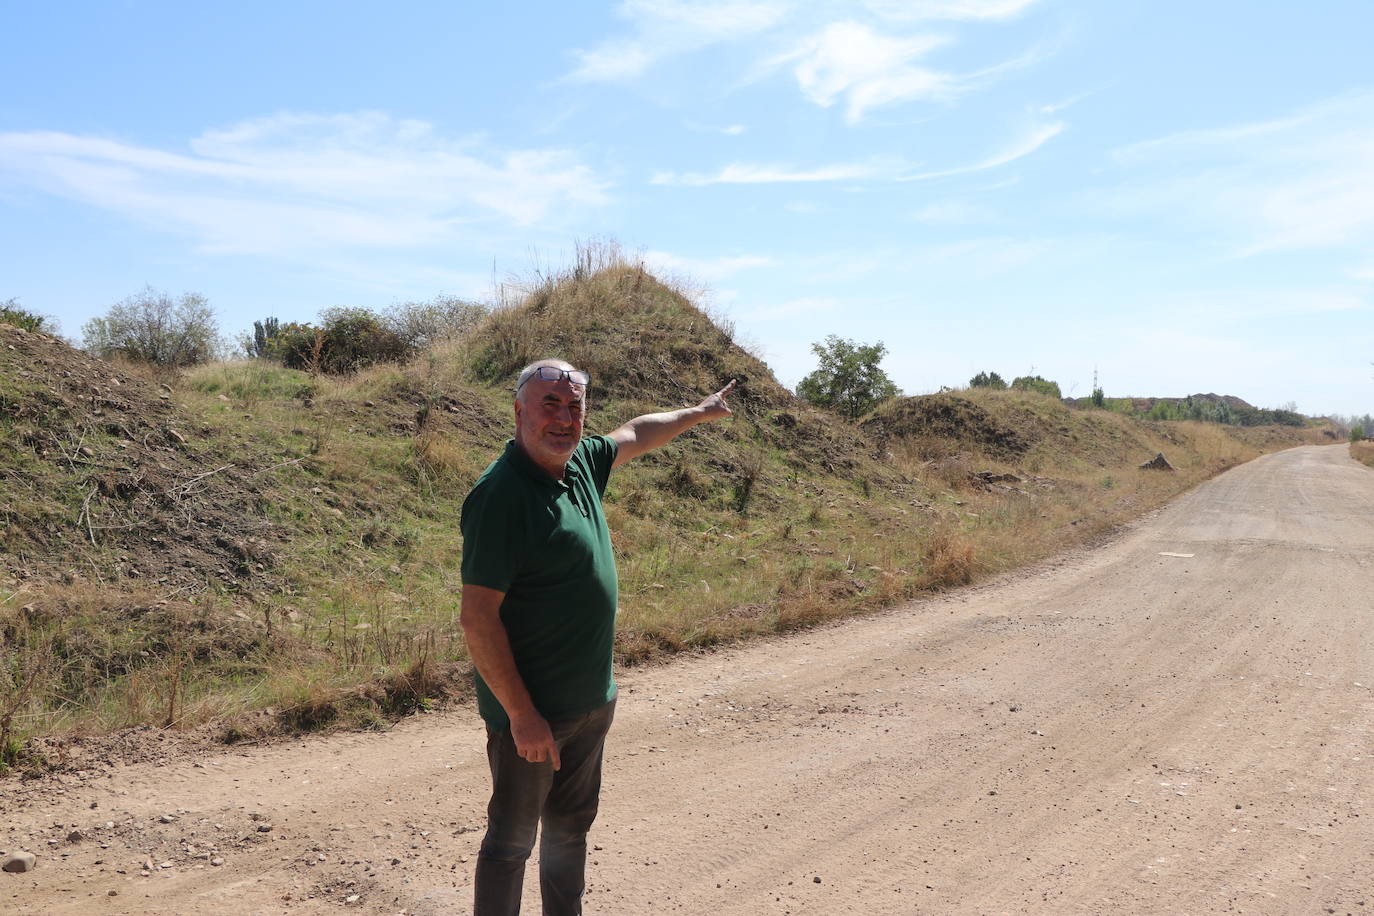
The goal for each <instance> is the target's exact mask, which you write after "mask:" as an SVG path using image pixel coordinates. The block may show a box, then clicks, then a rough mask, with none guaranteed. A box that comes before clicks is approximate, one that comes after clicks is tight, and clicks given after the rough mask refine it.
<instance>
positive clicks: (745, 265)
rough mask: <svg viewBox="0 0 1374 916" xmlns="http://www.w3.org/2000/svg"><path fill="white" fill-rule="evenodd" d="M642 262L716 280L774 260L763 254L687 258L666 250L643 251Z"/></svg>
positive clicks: (691, 275) (660, 268) (652, 267)
mask: <svg viewBox="0 0 1374 916" xmlns="http://www.w3.org/2000/svg"><path fill="white" fill-rule="evenodd" d="M643 258H644V264H645V266H647V267H648V268H650V269H651V270H656V271H668V272H672V273H675V274H685V275H688V276H690V277H692V278H694V279H697V280H705V281H710V282H716V281H719V280H723V279H725V278H727V277H730V276H733V275H735V274H737V273H739V272H740V271H742V270H753V269H755V268H759V267H770V266H772V265H773V263H774V261H773V259H772V258H769V257H765V256H763V255H727V256H722V257H718V258H688V257H682V256H680V255H675V254H670V253H669V252H666V251H648V252H645V253H644V256H643Z"/></svg>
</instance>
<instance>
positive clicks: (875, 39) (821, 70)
mask: <svg viewBox="0 0 1374 916" xmlns="http://www.w3.org/2000/svg"><path fill="white" fill-rule="evenodd" d="M948 41H949V39H947V38H945V37H943V36H938V35H919V36H916V37H913V38H891V37H888V36H886V35H883V34H880V33H879V32H877V31H875V30H874V29H872V28H869V27H868V26H866V25H863V24H862V23H858V22H836V23H833V24H831V25H829V26H827V27H826V28H825V29H824V30H822V31H821V32H820V33H819V34H818V35H816V36H814V37H812V38H811V39H810V40H809V41H807V42H806V43H805V44H804V45H803V46H802V47H800V48H798V49H797V50H796V51H794V52H793V53H792V55H789V56H790V57H792V58H793V59H796V60H797V64H796V66H795V67H794V68H793V71H792V72H793V75H794V76H795V77H796V80H797V85H798V86H799V87H800V89H801V91H802V93H803V94H804V95H805V96H806V97H807V98H808V99H810V100H811V101H813V102H815V103H816V104H817V105H820V106H822V107H825V108H829V107H830V106H831V105H833V104H835V102H837V101H839V100H840V99H844V101H845V119H846V120H847V121H849V122H850V123H851V124H853V123H856V122H858V121H860V120H862V119H863V116H864V113H865V112H867V111H868V110H869V109H871V108H876V107H879V106H882V105H890V104H892V103H894V102H905V101H911V100H914V99H948V98H951V97H953V96H954V95H956V94H957V92H958V85H957V81H956V80H955V79H954V77H952V76H951V75H950V74H947V73H940V72H938V71H935V70H929V69H926V68H924V67H920V66H917V65H916V63H915V61H916V60H917V59H918V58H920V57H923V56H925V55H926V54H927V53H929V52H930V51H932V50H934V49H935V48H938V47H940V46H941V45H944V44H947V43H948Z"/></svg>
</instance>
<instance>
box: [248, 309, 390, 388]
mask: <svg viewBox="0 0 1374 916" xmlns="http://www.w3.org/2000/svg"><path fill="white" fill-rule="evenodd" d="M322 319H323V320H322V322H321V324H320V325H319V326H318V327H317V326H316V325H312V324H308V323H300V322H294V321H293V322H290V323H288V324H284V325H282V324H279V325H278V326H277V329H276V334H275V335H274V336H273V337H272V338H270V339H269V340H268V341H267V352H266V355H267V356H269V357H271V358H272V359H277V360H280V361H281V364H282V365H283V366H285V367H286V368H288V369H300V370H302V371H305V372H310V373H312V374H319V373H322V372H323V373H328V374H331V375H342V374H344V373H347V372H356V371H357V370H359V369H362V368H365V367H367V366H373V365H376V364H378V363H386V362H395V361H397V360H400V359H403V358H404V357H405V356H406V355H407V354H408V350H407V348H406V346H405V343H404V342H403V341H402V340H401V338H400V337H398V336H397V335H396V333H395V332H394V331H392V330H390V329H389V328H387V327H384V326H383V324H382V322H381V319H379V318H378V317H377V315H376V314H374V313H373V312H371V311H369V310H368V309H364V308H333V309H326V310H325V312H324V313H323V315H322Z"/></svg>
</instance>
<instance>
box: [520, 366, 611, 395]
mask: <svg viewBox="0 0 1374 916" xmlns="http://www.w3.org/2000/svg"><path fill="white" fill-rule="evenodd" d="M532 378H538V379H540V380H542V381H545V382H556V381H558V380H559V379H561V378H565V379H567V380H568V381H569V382H572V383H573V384H574V385H581V386H582V387H584V388H585V387H586V386H588V385H590V384H591V383H592V377H591V376H590V375H588V374H587V373H586V372H583V371H582V370H581V369H559V368H558V367H557V366H538V367H536V368H535V370H534V371H533V372H531V373H530V374H529V375H527V376H525V377H524V378H523V379H521V380H520V384H519V385H516V386H515V390H516V391H519V390H520V389H521V388H524V387H525V383H526V382H528V381H529V380H530V379H532Z"/></svg>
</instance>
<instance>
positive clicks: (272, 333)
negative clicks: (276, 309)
mask: <svg viewBox="0 0 1374 916" xmlns="http://www.w3.org/2000/svg"><path fill="white" fill-rule="evenodd" d="M279 334H281V319H279V318H264V319H263V320H262V321H255V322H253V336H252V337H249V336H247V335H246V334H245V335H243V336H241V337H240V338H239V341H240V342H241V343H242V344H243V352H245V353H247V354H248V358H249V359H266V358H267V357H268V356H270V355H271V353H272V344H273V343H274V342H275V341H276V339H277V336H278V335H279Z"/></svg>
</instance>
